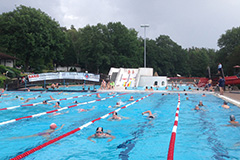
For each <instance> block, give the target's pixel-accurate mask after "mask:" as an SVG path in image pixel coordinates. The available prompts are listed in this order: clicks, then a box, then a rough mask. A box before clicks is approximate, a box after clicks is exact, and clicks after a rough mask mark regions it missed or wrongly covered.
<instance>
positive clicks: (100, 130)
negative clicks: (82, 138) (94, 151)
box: [87, 111, 155, 143]
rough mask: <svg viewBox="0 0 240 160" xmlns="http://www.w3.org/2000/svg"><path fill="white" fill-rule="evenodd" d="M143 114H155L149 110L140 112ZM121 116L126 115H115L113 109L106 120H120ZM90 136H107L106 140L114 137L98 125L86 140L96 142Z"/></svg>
mask: <svg viewBox="0 0 240 160" xmlns="http://www.w3.org/2000/svg"><path fill="white" fill-rule="evenodd" d="M144 114H147V115H148V116H147V118H148V119H154V118H155V116H154V115H153V114H152V112H151V111H145V112H143V113H142V115H144ZM123 118H126V117H120V116H118V115H117V112H115V111H114V112H113V113H112V117H110V118H109V119H108V120H122V119H123ZM92 138H108V140H107V142H110V141H112V140H113V139H115V138H116V137H115V136H113V135H111V134H110V131H107V132H104V131H103V127H98V128H97V129H96V132H95V134H93V135H91V136H89V137H88V138H87V139H88V140H90V141H92V142H94V143H96V141H94V140H92Z"/></svg>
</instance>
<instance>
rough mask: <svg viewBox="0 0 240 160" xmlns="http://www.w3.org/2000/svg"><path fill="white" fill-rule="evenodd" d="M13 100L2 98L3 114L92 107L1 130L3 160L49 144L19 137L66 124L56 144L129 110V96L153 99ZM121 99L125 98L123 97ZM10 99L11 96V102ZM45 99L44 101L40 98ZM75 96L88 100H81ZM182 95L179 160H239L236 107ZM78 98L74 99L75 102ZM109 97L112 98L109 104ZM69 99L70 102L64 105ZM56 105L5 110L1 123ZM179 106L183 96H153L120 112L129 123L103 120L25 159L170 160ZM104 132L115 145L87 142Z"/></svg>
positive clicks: (31, 94) (40, 139) (28, 120)
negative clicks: (232, 124)
mask: <svg viewBox="0 0 240 160" xmlns="http://www.w3.org/2000/svg"><path fill="white" fill-rule="evenodd" d="M6 93H7V94H8V95H9V97H1V99H0V101H1V106H0V109H1V108H5V107H6V108H9V107H11V106H17V105H25V104H32V103H37V102H42V101H43V100H45V99H49V96H50V95H51V96H53V97H54V98H56V99H62V100H61V101H60V106H61V107H66V106H72V105H74V103H73V101H75V100H77V101H78V102H81V103H82V102H90V103H88V104H82V105H79V106H75V107H72V108H68V109H66V110H62V111H60V113H65V112H66V111H69V112H68V113H65V114H62V115H56V116H53V114H52V113H49V114H44V115H42V116H38V117H35V118H25V119H20V120H18V121H14V122H10V123H7V124H2V125H0V132H1V135H0V150H1V155H0V159H10V158H14V157H16V156H18V155H20V154H22V153H24V152H26V151H29V150H31V149H33V148H35V147H37V146H39V145H42V144H43V143H45V142H47V140H46V139H45V138H44V137H42V136H37V137H31V138H24V139H12V138H11V137H20V136H27V135H33V134H36V133H39V132H42V131H43V130H46V129H48V128H49V125H50V124H51V123H53V122H54V123H56V124H57V125H58V126H59V127H60V126H61V125H62V124H65V125H64V127H63V128H62V130H60V131H57V132H55V133H52V134H51V136H50V137H51V139H54V138H57V137H59V136H61V135H63V134H65V133H67V132H70V131H72V130H74V129H76V128H78V127H80V126H82V125H84V124H86V123H88V122H90V121H92V120H94V119H97V118H99V117H101V116H103V115H106V114H107V113H109V112H112V111H114V110H116V108H108V106H110V105H111V106H114V105H115V104H116V102H119V101H120V102H121V103H122V104H123V105H122V106H124V105H127V104H130V103H131V102H130V101H128V99H129V98H130V96H133V97H134V99H135V100H137V99H140V98H142V97H145V96H147V95H149V94H150V93H151V92H142V93H127V94H122V93H125V92H122V93H117V94H116V95H115V96H116V97H112V96H109V95H108V93H100V96H101V98H100V99H101V100H99V101H94V100H96V99H99V98H96V95H95V93H93V95H91V96H83V95H90V94H92V93H74V92H73V93H71V92H68V93H62V94H60V95H58V94H57V93H50V92H46V93H42V94H41V93H40V92H6ZM120 94H122V95H120ZM8 95H7V96H8ZM38 95H41V97H38ZM15 96H21V97H23V98H24V100H26V99H27V98H29V97H38V98H37V99H35V100H30V101H29V102H28V103H22V102H23V101H24V100H20V99H14V98H15ZM76 96H83V97H78V98H76ZM187 96H188V97H189V100H186V95H184V94H180V99H181V104H180V111H179V121H178V129H177V135H176V141H175V150H174V151H175V152H174V158H175V159H176V160H186V159H197V160H198V159H239V157H240V134H238V133H239V131H240V127H230V126H225V125H227V124H228V121H229V115H231V114H234V115H235V117H236V119H237V120H238V119H239V117H240V112H239V111H240V109H239V108H238V107H237V106H234V105H231V104H229V105H230V107H231V109H228V110H227V109H223V108H221V107H220V106H221V105H222V103H223V100H221V99H219V98H217V97H215V96H213V95H211V94H209V95H207V96H206V97H202V96H201V94H188V95H187ZM72 97H75V98H72ZM105 97H110V98H108V99H104V98H105ZM63 98H67V100H65V99H63ZM200 100H202V101H203V104H204V105H205V107H203V109H204V110H205V111H203V110H202V111H195V110H192V109H193V108H194V106H195V105H197V104H198V102H199V101H200ZM54 103H55V102H52V104H51V105H44V104H38V105H34V106H24V107H18V108H15V109H11V110H8V109H7V110H0V117H1V118H0V123H1V122H6V121H9V120H12V119H16V118H20V117H25V116H30V115H34V114H38V113H43V112H47V111H51V110H54V108H53V104H54ZM177 104H178V94H177V93H170V94H167V95H162V93H154V94H152V95H149V97H147V98H144V99H142V100H140V101H138V102H136V103H134V104H132V105H129V106H128V107H127V108H124V109H121V110H120V111H119V112H118V115H120V116H123V117H128V118H127V119H123V120H121V121H108V120H107V119H108V118H109V117H111V115H110V116H109V117H107V118H105V119H100V120H97V121H95V122H94V123H93V124H91V125H89V126H87V127H86V128H83V129H82V130H80V131H78V132H75V133H74V134H70V135H69V136H66V137H65V138H63V139H61V140H59V141H57V142H55V143H53V144H49V145H48V146H46V147H44V148H42V149H40V150H38V151H36V152H34V153H32V154H30V155H28V156H27V157H25V158H24V159H27V160H28V159H29V160H32V159H34V160H42V159H46V160H47V159H49V160H50V159H62V160H65V159H71V160H72V159H91V160H94V159H104V160H105V159H111V160H112V159H124V160H125V159H132V160H135V159H136V160H139V159H143V160H145V159H167V154H168V147H169V142H170V138H171V132H172V128H173V123H174V119H175V112H176V108H177ZM93 106H95V109H94V110H92V111H89V112H80V113H79V112H78V109H80V108H83V109H90V108H92V107H93ZM147 110H151V111H152V112H153V113H155V114H156V118H155V119H153V120H149V119H147V118H146V116H145V115H142V114H141V113H142V112H144V111H147ZM99 126H100V127H103V129H104V131H105V132H106V131H107V130H110V131H111V134H112V135H114V136H116V139H114V140H112V141H111V142H107V139H94V140H96V143H93V142H91V141H89V140H87V137H88V136H90V135H92V134H94V133H95V131H96V128H97V127H99Z"/></svg>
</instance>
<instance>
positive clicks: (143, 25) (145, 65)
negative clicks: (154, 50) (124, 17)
mask: <svg viewBox="0 0 240 160" xmlns="http://www.w3.org/2000/svg"><path fill="white" fill-rule="evenodd" d="M141 27H143V28H144V68H146V67H147V50H146V47H147V46H146V28H147V27H149V24H141Z"/></svg>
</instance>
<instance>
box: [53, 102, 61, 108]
mask: <svg viewBox="0 0 240 160" xmlns="http://www.w3.org/2000/svg"><path fill="white" fill-rule="evenodd" d="M59 105H60V102H56V103H55V106H53V107H56V108H61V107H60V106H59Z"/></svg>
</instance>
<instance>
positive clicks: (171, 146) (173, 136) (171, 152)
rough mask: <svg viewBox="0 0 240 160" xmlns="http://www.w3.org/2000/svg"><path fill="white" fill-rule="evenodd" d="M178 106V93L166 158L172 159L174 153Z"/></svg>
mask: <svg viewBox="0 0 240 160" xmlns="http://www.w3.org/2000/svg"><path fill="white" fill-rule="evenodd" d="M179 108H180V94H178V105H177V111H176V114H175V121H174V125H173V129H172V135H171V140H170V143H169V148H168V157H167V159H168V160H173V155H174V145H175V139H176V134H177V133H176V132H177V127H178V115H179Z"/></svg>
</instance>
